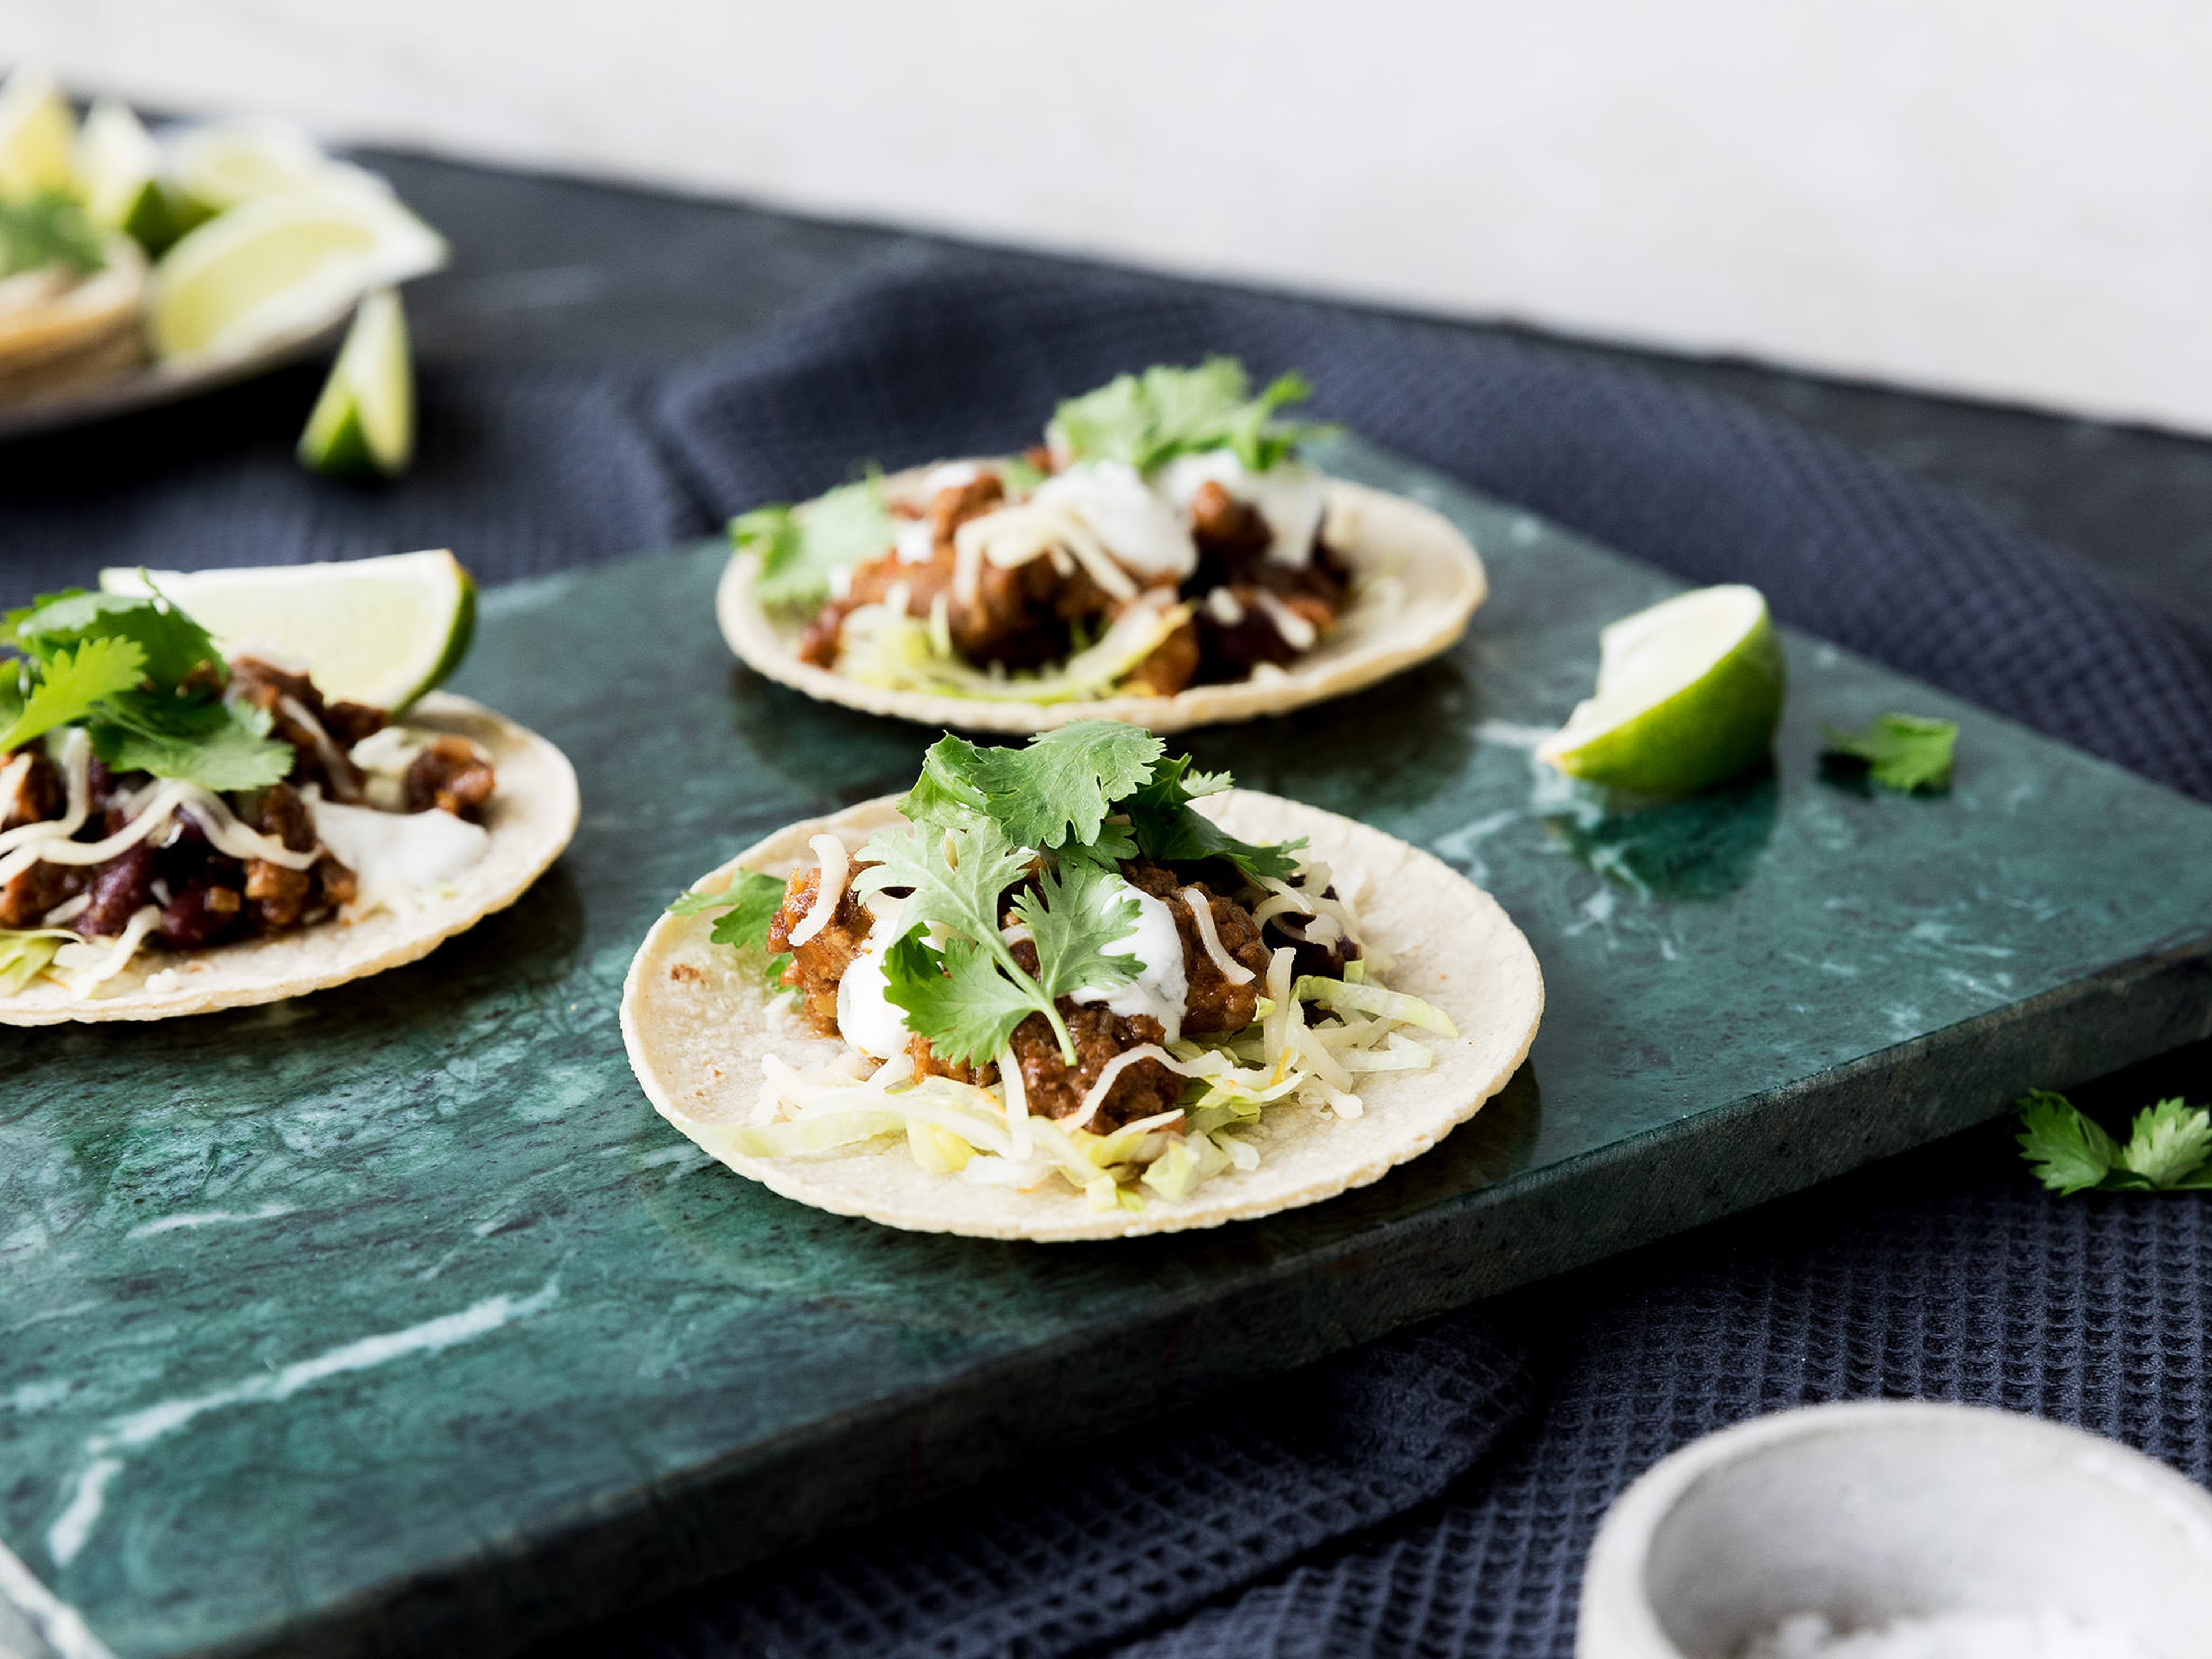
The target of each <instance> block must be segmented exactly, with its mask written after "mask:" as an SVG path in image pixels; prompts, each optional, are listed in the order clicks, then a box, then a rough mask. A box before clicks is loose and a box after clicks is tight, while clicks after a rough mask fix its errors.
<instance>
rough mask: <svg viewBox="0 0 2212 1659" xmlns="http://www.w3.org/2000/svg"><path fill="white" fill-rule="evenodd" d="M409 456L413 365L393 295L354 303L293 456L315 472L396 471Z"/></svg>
mask: <svg viewBox="0 0 2212 1659" xmlns="http://www.w3.org/2000/svg"><path fill="white" fill-rule="evenodd" d="M414 454H415V369H414V365H413V364H412V363H410V362H409V361H408V356H407V319H406V316H405V314H404V313H403V312H402V311H401V310H400V307H399V295H398V293H396V292H395V291H394V290H392V289H388V288H382V289H377V291H376V292H375V293H374V294H372V295H369V296H368V298H367V299H365V300H363V301H362V302H361V309H360V310H359V311H358V312H357V313H355V315H354V319H353V327H352V328H351V329H349V330H348V331H347V333H346V337H345V344H344V345H343V346H341V347H340V348H339V349H338V356H337V362H334V363H332V364H331V376H330V379H329V380H325V381H324V382H323V393H322V396H321V397H319V398H316V399H315V408H314V412H313V414H311V415H309V416H307V430H306V431H304V432H302V433H301V435H300V459H301V462H302V463H303V464H305V465H307V466H310V467H312V468H313V469H314V470H315V471H318V472H329V473H334V474H338V475H341V476H343V475H346V474H357V473H363V472H370V471H375V472H381V473H383V474H385V475H386V477H396V476H397V475H398V474H399V473H401V472H404V471H406V470H407V463H408V462H409V461H410V460H411V459H413V458H414Z"/></svg>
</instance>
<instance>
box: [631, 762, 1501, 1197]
mask: <svg viewBox="0 0 2212 1659" xmlns="http://www.w3.org/2000/svg"><path fill="white" fill-rule="evenodd" d="M893 801H894V798H893V797H890V796H885V797H883V798H882V799H878V800H872V801H868V802H865V803H863V804H862V805H859V806H855V807H853V808H850V809H849V810H848V811H843V812H840V813H838V814H836V816H835V817H827V818H816V819H810V820H808V821H807V822H805V823H795V824H793V825H791V826H790V827H789V828H788V829H781V830H778V831H777V832H776V833H775V835H773V836H769V837H768V839H766V840H765V841H763V842H759V843H757V845H755V846H753V847H750V848H747V849H746V850H745V851H744V852H743V853H740V854H738V856H737V857H736V858H734V859H732V860H731V861H730V862H729V863H727V864H726V865H724V866H721V867H720V869H718V870H716V871H715V872H714V873H713V874H712V875H710V876H708V877H707V878H705V879H704V880H703V881H702V882H701V883H700V884H699V886H700V887H701V888H702V889H704V890H708V891H717V890H720V888H722V887H723V886H726V884H728V882H729V880H730V878H731V877H732V875H733V874H734V873H735V872H738V870H741V869H744V870H759V871H763V872H767V873H769V874H771V875H787V874H788V873H789V872H791V871H792V870H793V869H795V868H797V867H799V866H800V865H801V864H803V863H805V861H806V860H808V858H809V857H810V854H809V853H808V850H807V841H808V839H809V838H810V837H811V836H817V835H820V834H823V833H825V832H827V833H831V834H835V835H837V836H840V837H841V838H842V839H843V840H844V842H846V844H847V846H848V847H850V848H854V849H855V850H857V849H858V848H860V845H861V844H862V843H863V842H866V840H867V838H868V836H870V835H872V833H873V832H874V831H876V830H877V829H882V828H884V826H886V825H889V824H893V823H898V822H899V821H900V820H899V817H898V814H897V812H896V810H895V807H894V805H893ZM1197 805H1198V810H1200V811H1205V812H1206V814H1207V815H1208V816H1209V817H1213V818H1215V819H1216V820H1217V821H1218V822H1219V823H1221V824H1222V825H1223V826H1224V827H1225V828H1226V829H1229V830H1231V832H1232V833H1233V834H1236V835H1237V836H1243V838H1244V839H1246V840H1248V841H1255V842H1278V841H1288V840H1294V839H1296V838H1297V837H1298V836H1306V837H1308V838H1309V840H1310V842H1311V844H1312V847H1313V849H1314V851H1315V852H1316V854H1318V855H1319V856H1320V857H1321V858H1322V860H1325V861H1326V862H1327V863H1328V865H1329V866H1331V869H1332V870H1333V871H1334V872H1335V879H1336V881H1337V883H1338V884H1339V890H1340V891H1354V892H1358V894H1359V897H1358V900H1357V903H1358V913H1359V917H1360V925H1361V929H1362V931H1363V933H1364V934H1365V935H1366V937H1367V938H1368V939H1370V941H1371V942H1372V943H1373V945H1375V946H1376V948H1377V949H1378V950H1380V951H1383V952H1385V953H1386V954H1387V955H1388V956H1389V957H1390V959H1391V963H1390V968H1389V973H1388V975H1386V976H1385V981H1386V982H1387V983H1388V984H1389V987H1391V988H1392V989H1394V990H1401V991H1407V992H1410V993H1411V994H1413V995H1415V996H1418V997H1421V998H1424V999H1425V1000H1428V1001H1430V1002H1431V1003H1434V1004H1435V1005H1436V1006H1437V1007H1439V1008H1441V1009H1443V1011H1444V1012H1446V1013H1448V1014H1449V1015H1450V1017H1451V1019H1452V1023H1453V1024H1455V1025H1456V1026H1457V1027H1458V1028H1459V1036H1457V1037H1456V1038H1444V1037H1441V1036H1436V1035H1434V1034H1433V1033H1430V1032H1425V1031H1424V1032H1419V1033H1416V1034H1415V1035H1416V1036H1417V1037H1418V1039H1419V1041H1420V1042H1423V1043H1424V1044H1425V1045H1427V1046H1428V1047H1430V1048H1431V1049H1433V1050H1434V1051H1435V1054H1436V1057H1437V1060H1436V1065H1435V1066H1433V1067H1432V1068H1431V1070H1429V1071H1425V1072H1382V1073H1369V1074H1366V1075H1364V1076H1363V1077H1362V1078H1361V1079H1360V1089H1359V1092H1360V1096H1361V1098H1362V1099H1363V1100H1364V1102H1365V1104H1366V1110H1365V1112H1364V1114H1363V1115H1361V1116H1359V1117H1357V1118H1352V1119H1350V1120H1345V1119H1340V1118H1338V1117H1336V1116H1335V1115H1333V1114H1332V1113H1330V1112H1328V1111H1327V1110H1325V1109H1321V1108H1316V1107H1305V1106H1299V1105H1296V1104H1285V1103H1279V1104H1276V1105H1273V1106H1270V1107H1268V1108H1267V1110H1266V1113H1265V1114H1264V1115H1262V1117H1261V1120H1260V1122H1259V1124H1258V1126H1257V1127H1255V1128H1252V1129H1250V1130H1249V1131H1242V1130H1240V1131H1239V1133H1240V1134H1243V1136H1244V1138H1246V1139H1249V1140H1250V1141H1251V1142H1252V1143H1253V1144H1254V1145H1255V1146H1257V1147H1258V1148H1259V1151H1260V1165H1259V1167H1258V1168H1257V1169H1255V1170H1228V1171H1225V1172H1224V1173H1222V1174H1220V1175H1218V1176H1215V1177H1214V1178H1213V1179H1212V1180H1211V1181H1209V1182H1206V1183H1205V1184H1204V1185H1203V1186H1201V1187H1200V1188H1198V1189H1197V1190H1196V1191H1195V1192H1194V1193H1193V1194H1191V1196H1190V1197H1188V1199H1185V1200H1182V1202H1180V1203H1170V1202H1169V1201H1167V1200H1163V1199H1160V1198H1158V1196H1156V1195H1154V1194H1150V1193H1146V1207H1145V1208H1144V1209H1143V1210H1142V1211H1138V1212H1132V1211H1128V1210H1123V1209H1118V1208H1117V1209H1113V1210H1094V1209H1092V1208H1091V1207H1090V1205H1089V1202H1088V1200H1086V1199H1085V1195H1084V1194H1081V1193H1079V1192H1078V1191H1076V1190H1075V1188H1073V1187H1071V1186H1069V1185H1067V1183H1066V1182H1065V1181H1064V1180H1062V1179H1060V1177H1058V1176H1054V1177H1053V1178H1051V1179H1049V1180H1048V1181H1047V1182H1045V1183H1044V1184H1043V1185H1042V1186H1040V1187H1038V1188H1036V1189H1035V1190H1033V1191H1030V1192H1020V1191H1015V1190H1012V1189H1011V1188H1000V1187H986V1186H981V1185H978V1184H976V1183H975V1182H968V1181H963V1180H962V1179H961V1178H960V1177H959V1176H953V1175H937V1174H932V1173H930V1172H928V1171H927V1170H923V1169H922V1168H921V1166H920V1165H918V1164H915V1161H914V1159H913V1158H912V1157H911V1156H910V1155H909V1154H908V1152H907V1149H906V1144H905V1142H904V1141H903V1140H902V1139H884V1140H878V1141H874V1142H871V1143H869V1144H868V1145H866V1146H860V1147H851V1148H844V1149H841V1150H839V1151H837V1152H829V1153H823V1154H820V1155H817V1156H813V1157H794V1158H757V1157H753V1156H750V1155H749V1154H747V1153H744V1152H738V1151H736V1150H735V1149H734V1148H733V1147H732V1145H731V1142H730V1138H729V1136H728V1133H726V1132H727V1130H728V1129H729V1128H731V1127H736V1126H739V1125H743V1124H745V1123H747V1122H750V1121H751V1119H752V1115H753V1112H754V1109H755V1104H756V1102H757V1098H758V1095H759V1091H760V1082H761V1059H762V1056H763V1054H776V1055H778V1056H780V1057H781V1058H782V1059H784V1060H789V1061H791V1062H792V1063H793V1064H794V1065H798V1066H811V1065H817V1064H820V1063H823V1062H824V1061H826V1060H831V1059H834V1058H836V1056H837V1055H838V1054H841V1053H842V1052H844V1051H845V1045H844V1044H843V1043H842V1042H838V1041H836V1040H835V1039H831V1038H825V1037H820V1036H815V1035H813V1034H812V1033H811V1031H810V1030H807V1029H806V1028H805V1026H804V1025H802V1024H800V1023H799V1020H798V1019H797V1018H796V1017H794V1016H793V1014H792V1013H791V1012H789V1010H788V1008H787V1006H786V1005H787V1003H788V1001H789V999H787V998H772V997H770V996H769V994H768V992H767V990H766V989H765V987H763V985H762V984H761V981H760V975H759V967H758V963H757V962H753V961H749V960H746V959H744V958H741V957H738V955H737V953H736V952H734V951H731V950H730V949H728V948H727V947H726V946H723V945H715V944H714V943H713V942H712V941H711V940H710V939H709V938H708V935H709V933H711V931H712V929H713V927H714V918H713V917H712V916H703V915H694V916H678V915H665V916H663V917H661V919H660V920H659V921H657V922H655V923H654V924H653V931H652V932H651V933H647V935H646V939H645V943H644V944H643V945H641V947H640V948H639V950H638V953H637V957H636V958H635V961H633V962H632V963H631V964H630V969H629V977H628V979H627V980H626V981H625V982H624V984H623V1002H622V1026H623V1042H625V1043H626V1044H627V1045H628V1046H629V1058H630V1065H631V1067H632V1068H633V1069H634V1070H635V1072H636V1073H637V1077H638V1081H639V1082H640V1083H641V1084H642V1085H644V1088H645V1092H646V1095H647V1097H648V1098H649V1099H650V1100H651V1101H652V1102H653V1107H654V1109H656V1110H658V1111H659V1113H660V1115H662V1116H663V1117H665V1118H666V1119H667V1120H668V1121H670V1122H671V1123H672V1124H674V1125H675V1126H676V1127H677V1128H678V1129H679V1130H681V1131H682V1132H683V1133H684V1134H686V1135H687V1136H689V1137H690V1139H692V1140H693V1141H695V1142H696V1143H697V1144H698V1145H699V1146H701V1147H702V1149H704V1150H705V1151H706V1152H708V1153H710V1154H712V1155H713V1156H714V1157H715V1158H719V1159H720V1160H721V1162H723V1163H724V1164H728V1165H729V1166H730V1167H731V1168H732V1170H736V1171H737V1172H738V1174H739V1175H742V1176H747V1177H749V1178H750V1179H751V1180H754V1181H757V1182H761V1183H762V1184H763V1186H766V1187H769V1188H772V1189H773V1190H775V1191H776V1192H778V1193H781V1194H783V1195H784V1196H785V1197H787V1198H792V1199H796V1200H799V1202H800V1203H802V1204H809V1205H812V1206H814V1207H816V1208H817V1209H822V1210H829V1211H831V1212H835V1213H836V1214H839V1215H851V1216H863V1217H866V1218H867V1219H869V1220H871V1221H878V1222H881V1223H883V1224H884V1225H887V1226H892V1227H902V1228H906V1229H908V1230H909V1231H916V1232H949V1233H964V1234H967V1235H968V1236H969V1237H977V1238H1028V1239H1037V1240H1043V1241H1059V1240H1066V1239H1088V1238H1126V1237H1133V1236H1135V1235H1138V1234H1141V1233H1158V1232H1173V1231H1182V1230H1183V1229H1186V1228H1191V1227H1215V1226H1218V1225H1221V1224H1222V1223H1223V1222H1225V1221H1238V1220H1245V1219H1249V1218H1253V1217H1256V1216H1264V1215H1272V1214H1273V1213H1274V1212H1277V1211H1279V1210H1287V1209H1291V1208H1292V1207H1294V1206H1298V1205H1301V1204H1312V1203H1316V1202H1318V1201H1319V1200H1322V1199H1325V1198H1333V1197H1334V1196H1335V1195H1336V1194H1339V1193H1341V1192H1344V1191H1346V1190H1347V1189H1349V1188H1353V1187H1363V1186H1365V1185H1366V1184H1368V1183H1369V1182H1372V1181H1375V1180H1376V1179H1378V1178H1380V1177H1381V1176H1383V1174H1384V1173H1385V1172H1386V1171H1388V1170H1390V1169H1391V1168H1392V1167H1393V1166H1395V1165H1396V1164H1402V1163H1404V1162H1405V1161H1406V1160H1407V1158H1414V1157H1418V1156H1419V1154H1420V1153H1422V1152H1426V1151H1428V1149H1429V1148H1430V1147H1431V1146H1435V1145H1436V1144H1437V1142H1438V1141H1440V1140H1442V1139H1443V1138H1444V1136H1445V1135H1447V1134H1449V1133H1450V1132H1451V1130H1452V1129H1453V1128H1454V1127H1455V1126H1456V1125H1458V1124H1461V1123H1463V1122H1465V1121H1467V1120H1468V1118H1470V1117H1472V1116H1473V1115H1474V1113H1475V1110H1476V1109H1477V1108H1479V1107H1480V1105H1481V1104H1482V1103H1483V1102H1485V1101H1486V1100H1487V1099H1489V1098H1490V1097H1492V1095H1494V1094H1496V1093H1497V1092H1498V1090H1500V1089H1501V1088H1503V1087H1504V1085H1505V1084H1506V1081H1507V1080H1508V1079H1510V1078H1511V1077H1512V1075H1513V1073H1514V1072H1515V1071H1516V1069H1517V1068H1518V1067H1519V1066H1520V1064H1521V1062H1522V1060H1523V1059H1525V1058H1526V1057H1527V1055H1528V1045H1529V1044H1530V1043H1531V1042H1534V1039H1535V1036H1536V1024H1537V1020H1538V1018H1540V1017H1541V1014H1542V1012H1543V1006H1544V981H1543V975H1542V973H1541V970H1540V969H1538V967H1537V964H1536V956H1535V952H1534V951H1532V950H1531V949H1530V948H1529V945H1528V940H1527V939H1525V938H1523V937H1522V933H1521V930H1520V929H1519V928H1517V927H1515V926H1514V925H1513V923H1512V921H1511V920H1510V919H1509V918H1508V917H1507V915H1506V914H1505V912H1504V909H1503V908H1500V906H1499V905H1498V902H1497V901H1496V900H1495V899H1493V898H1492V897H1491V896H1490V895H1489V894H1487V893H1486V892H1484V891H1483V890H1481V889H1480V888H1479V887H1477V886H1475V885H1474V884H1473V883H1472V882H1470V881H1468V879H1467V878H1465V877H1463V876H1462V875H1460V874H1459V873H1458V872H1456V871H1455V870H1453V869H1451V868H1450V867H1449V866H1447V865H1445V864H1444V863H1443V862H1442V861H1441V860H1438V859H1436V858H1434V857H1432V856H1431V855H1430V854H1427V853H1424V852H1422V851H1421V850H1420V849H1419V848H1415V847H1412V846H1409V845H1407V843H1406V842H1402V841H1400V840H1398V839H1396V838H1395V836H1386V835H1384V834H1383V833H1382V831H1380V830H1378V829H1370V828H1369V827H1368V826H1367V825H1365V824H1362V823H1354V822H1353V821H1352V820H1351V819H1349V818H1345V817H1338V816H1337V815H1336V814H1335V813H1334V812H1324V811H1321V810H1320V809H1319V808H1317V807H1312V806H1305V805H1299V804H1298V803H1297V802H1295V801H1288V800H1285V799H1281V798H1280V797H1279V796H1275V795H1267V794H1262V793H1258V792H1256V791H1253V790H1243V789H1239V790H1232V791H1231V792H1229V793H1226V794H1224V795H1220V796H1214V797H1210V798H1208V799H1204V800H1201V801H1200V802H1199V803H1198V804H1197Z"/></svg>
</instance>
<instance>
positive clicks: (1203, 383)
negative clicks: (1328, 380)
mask: <svg viewBox="0 0 2212 1659" xmlns="http://www.w3.org/2000/svg"><path fill="white" fill-rule="evenodd" d="M1312 395H1313V388H1312V387H1311V386H1308V385H1307V384H1306V381H1305V379H1304V376H1303V375H1300V374H1295V373H1292V374H1282V375H1278V376H1277V377H1276V378H1275V380H1273V381H1272V382H1271V383H1270V384H1269V385H1268V386H1267V388H1266V389H1265V390H1264V391H1262V392H1261V393H1260V395H1259V396H1258V397H1256V398H1255V397H1252V396H1250V395H1249V385H1248V382H1247V380H1246V378H1245V374H1244V365H1243V364H1242V363H1240V362H1237V359H1235V358H1234V357H1209V358H1207V359H1206V361H1205V362H1202V363H1200V365H1199V366H1198V367H1197V368H1170V367H1169V366H1167V365H1165V364H1161V365H1158V366H1155V367H1154V368H1148V369H1146V371H1145V372H1144V373H1143V374H1123V375H1121V376H1119V377H1117V378H1116V379H1115V380H1110V381H1109V382H1108V383H1107V384H1106V385H1104V386H1100V387H1099V388H1098V389H1097V391H1096V392H1085V394H1084V395H1083V396H1082V397H1080V398H1069V399H1067V401H1066V402H1065V403H1063V404H1060V408H1059V410H1058V411H1057V412H1056V413H1055V414H1054V416H1053V425H1054V427H1055V428H1057V429H1058V432H1059V435H1060V441H1061V442H1062V443H1064V444H1065V445H1066V447H1067V450H1068V453H1069V455H1070V457H1071V459H1074V460H1078V461H1090V460H1116V461H1126V462H1127V463H1128V464H1129V465H1131V466H1133V467H1135V468H1136V469H1137V471H1139V472H1149V471H1152V469H1153V468H1155V467H1158V466H1163V465H1166V464H1167V463H1168V462H1169V461H1171V460H1173V459H1175V458H1176V456H1178V455H1188V454H1193V453H1199V452H1201V451H1205V450H1209V449H1231V450H1234V451H1235V452H1236V453H1237V459H1239V460H1241V461H1243V464H1244V465H1246V466H1247V467H1249V468H1250V469H1251V470H1252V471H1255V472H1264V471H1267V469H1268V468H1270V467H1272V466H1273V465H1275V464H1276V463H1277V462H1278V461H1280V460H1282V459H1284V458H1285V456H1287V455H1289V454H1290V453H1291V452H1292V451H1294V450H1295V449H1296V448H1297V446H1298V444H1299V443H1300V442H1301V441H1303V440H1305V439H1309V438H1314V437H1318V436H1320V435H1322V434H1323V433H1325V432H1327V431H1328V430H1329V429H1330V428H1327V427H1324V426H1317V425H1314V424H1312V423H1310V422H1293V421H1282V420H1278V419H1276V418H1275V411H1276V410H1279V409H1280V408H1282V407H1283V406H1284V405H1285V404H1295V403H1300V402H1303V401H1304V399H1305V398H1310V397H1311V396H1312Z"/></svg>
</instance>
